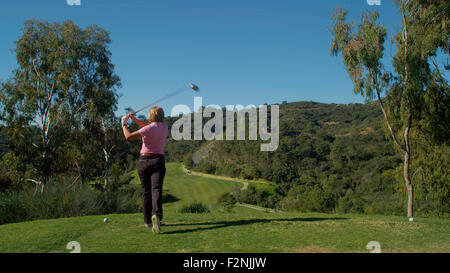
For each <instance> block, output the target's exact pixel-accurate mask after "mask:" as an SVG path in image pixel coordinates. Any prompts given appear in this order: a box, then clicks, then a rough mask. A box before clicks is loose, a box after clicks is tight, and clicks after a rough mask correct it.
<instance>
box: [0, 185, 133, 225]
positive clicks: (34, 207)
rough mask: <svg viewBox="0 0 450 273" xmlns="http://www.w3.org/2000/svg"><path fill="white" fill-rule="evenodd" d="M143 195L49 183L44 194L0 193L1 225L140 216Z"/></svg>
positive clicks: (28, 190)
mask: <svg viewBox="0 0 450 273" xmlns="http://www.w3.org/2000/svg"><path fill="white" fill-rule="evenodd" d="M139 198H140V197H139V193H138V189H137V188H133V186H130V189H129V190H128V191H123V190H122V191H115V192H110V193H109V195H108V198H106V196H105V194H104V192H102V191H99V190H96V189H95V188H94V187H92V186H90V185H87V184H82V183H76V184H71V183H69V182H65V181H59V182H57V181H55V180H52V181H49V182H48V183H47V185H46V187H45V190H44V192H43V193H40V191H39V190H37V189H36V187H34V186H27V187H24V189H22V190H20V191H11V192H5V193H0V224H5V223H12V222H20V221H30V220H35V219H51V218H60V217H74V216H85V215H95V214H108V213H125V212H138V211H139V210H140V206H139V202H138V200H139Z"/></svg>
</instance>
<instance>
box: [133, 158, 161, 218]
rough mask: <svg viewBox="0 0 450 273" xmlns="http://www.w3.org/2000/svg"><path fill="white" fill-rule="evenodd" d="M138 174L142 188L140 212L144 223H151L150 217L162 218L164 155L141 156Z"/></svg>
mask: <svg viewBox="0 0 450 273" xmlns="http://www.w3.org/2000/svg"><path fill="white" fill-rule="evenodd" d="M138 174H139V178H140V180H141V186H142V210H143V213H144V221H145V223H147V224H150V223H151V222H152V220H151V218H152V215H155V214H156V215H157V216H159V219H160V220H161V219H162V217H163V208H162V187H163V181H164V175H165V174H166V166H165V160H164V155H145V156H143V155H141V156H140V157H139V163H138Z"/></svg>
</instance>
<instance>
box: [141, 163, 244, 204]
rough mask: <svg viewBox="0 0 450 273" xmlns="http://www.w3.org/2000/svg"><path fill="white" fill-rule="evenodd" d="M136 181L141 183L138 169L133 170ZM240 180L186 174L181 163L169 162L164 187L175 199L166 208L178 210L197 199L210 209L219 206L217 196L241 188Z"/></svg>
mask: <svg viewBox="0 0 450 273" xmlns="http://www.w3.org/2000/svg"><path fill="white" fill-rule="evenodd" d="M133 175H134V182H135V183H137V184H140V183H141V182H140V181H139V177H138V175H137V171H136V170H135V171H133ZM240 187H242V184H241V183H239V182H233V181H226V180H218V179H214V178H207V177H198V176H193V175H186V174H185V173H184V172H183V170H182V168H181V164H177V163H167V164H166V177H165V179H164V184H163V189H164V190H166V191H168V192H169V194H170V195H171V196H172V197H173V199H174V200H171V201H170V202H168V203H166V204H165V206H164V209H165V210H166V211H167V210H175V211H176V210H178V209H179V208H180V207H181V206H182V205H184V204H190V203H193V202H195V201H198V202H202V203H204V204H205V205H207V206H208V207H209V208H210V209H215V208H218V206H217V204H216V203H217V198H219V196H220V195H222V194H223V193H226V192H231V191H232V190H233V189H234V188H240Z"/></svg>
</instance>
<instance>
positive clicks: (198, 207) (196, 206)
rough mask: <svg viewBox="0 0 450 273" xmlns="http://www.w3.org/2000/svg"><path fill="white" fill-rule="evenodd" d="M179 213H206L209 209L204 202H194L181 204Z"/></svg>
mask: <svg viewBox="0 0 450 273" xmlns="http://www.w3.org/2000/svg"><path fill="white" fill-rule="evenodd" d="M179 212H180V213H208V212H209V209H208V208H207V207H206V205H205V204H203V203H201V202H194V203H191V204H186V205H183V206H182V207H181V208H180V209H179Z"/></svg>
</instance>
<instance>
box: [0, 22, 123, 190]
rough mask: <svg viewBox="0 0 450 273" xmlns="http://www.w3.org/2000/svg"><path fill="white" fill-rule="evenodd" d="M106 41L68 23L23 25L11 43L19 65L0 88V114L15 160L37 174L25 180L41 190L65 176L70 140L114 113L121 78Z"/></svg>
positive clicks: (99, 32)
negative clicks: (55, 176) (54, 178)
mask: <svg viewBox="0 0 450 273" xmlns="http://www.w3.org/2000/svg"><path fill="white" fill-rule="evenodd" d="M110 42H111V40H110V37H109V33H108V32H107V31H105V30H103V29H101V28H100V27H98V26H89V27H87V28H85V29H81V28H80V27H78V26H77V25H75V24H74V23H73V22H72V21H70V20H68V21H65V22H63V23H48V22H45V21H37V20H28V21H26V22H25V24H24V28H23V33H22V35H21V36H20V37H19V39H18V40H17V41H15V45H16V48H15V49H14V52H15V54H16V58H17V64H18V66H17V68H16V69H14V70H13V72H12V76H11V78H10V79H9V80H8V81H6V82H5V83H3V84H2V87H1V89H0V111H2V113H1V115H2V118H3V122H4V123H5V126H6V131H7V135H8V137H9V139H10V141H11V145H12V146H13V151H14V153H15V154H16V156H17V158H20V159H21V160H25V161H27V163H29V164H31V166H33V168H34V169H35V170H36V172H35V175H36V176H37V177H29V178H27V179H28V180H29V181H33V182H35V183H37V184H39V185H40V186H41V187H42V189H43V188H44V185H45V184H46V183H47V181H48V179H49V177H51V176H52V175H53V174H55V173H59V172H64V171H66V170H65V168H66V166H67V160H66V159H67V157H70V154H69V153H70V150H68V147H73V146H74V143H75V142H76V141H74V138H76V137H77V136H78V135H79V134H80V132H81V131H83V130H89V128H90V126H89V124H91V123H92V121H93V120H97V119H98V118H99V117H104V116H106V115H111V113H113V112H114V110H116V105H117V100H118V95H117V88H118V87H120V79H119V77H118V76H117V75H116V74H115V72H114V65H113V64H112V63H111V52H110V51H109V49H108V45H109V44H110ZM75 163H76V164H78V162H75Z"/></svg>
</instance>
